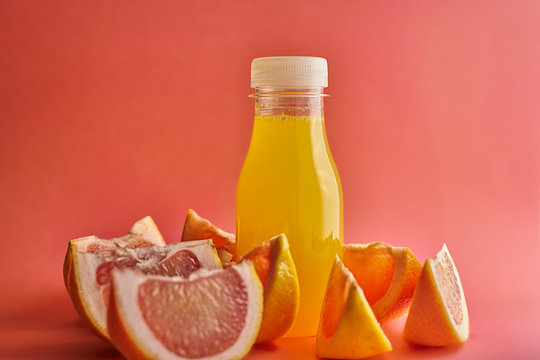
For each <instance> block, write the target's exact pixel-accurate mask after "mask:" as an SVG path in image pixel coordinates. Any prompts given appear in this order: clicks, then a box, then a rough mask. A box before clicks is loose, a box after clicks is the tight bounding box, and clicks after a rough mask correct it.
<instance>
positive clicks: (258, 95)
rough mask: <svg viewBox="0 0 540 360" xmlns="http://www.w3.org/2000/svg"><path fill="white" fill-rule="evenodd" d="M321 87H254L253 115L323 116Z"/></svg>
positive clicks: (323, 95) (324, 95)
mask: <svg viewBox="0 0 540 360" xmlns="http://www.w3.org/2000/svg"><path fill="white" fill-rule="evenodd" d="M323 90H324V89H323V88H321V87H311V88H298V89H297V88H280V87H258V88H255V94H254V95H251V96H252V97H254V98H255V116H276V115H289V116H309V117H315V118H321V119H322V118H324V110H323V98H324V97H326V96H328V95H326V94H324V92H323Z"/></svg>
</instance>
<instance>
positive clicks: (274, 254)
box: [242, 234, 300, 343]
mask: <svg viewBox="0 0 540 360" xmlns="http://www.w3.org/2000/svg"><path fill="white" fill-rule="evenodd" d="M246 260H250V261H252V262H253V263H254V265H255V269H256V270H257V274H258V275H259V278H260V279H261V282H262V284H263V287H264V311H263V320H262V324H261V329H260V331H259V335H258V336H257V340H256V341H255V342H257V343H260V342H265V341H271V340H274V339H277V338H279V337H280V336H282V335H284V334H285V333H286V332H287V331H288V330H289V328H290V327H291V325H292V323H293V322H294V318H295V317H296V313H297V312H298V301H299V296H300V293H299V291H300V290H299V285H298V276H297V275H296V267H295V266H294V262H293V259H292V255H291V251H290V249H289V242H288V241H287V237H286V236H285V234H280V235H278V236H276V237H273V238H271V239H268V240H265V241H264V242H263V243H262V244H261V245H259V246H257V247H255V248H254V249H253V250H251V251H250V252H249V253H247V254H246V255H244V257H243V258H242V262H243V261H246Z"/></svg>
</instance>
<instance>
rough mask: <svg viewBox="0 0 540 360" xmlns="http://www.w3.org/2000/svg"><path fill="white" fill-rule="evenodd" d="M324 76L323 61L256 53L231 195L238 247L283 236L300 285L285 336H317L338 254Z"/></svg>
mask: <svg viewBox="0 0 540 360" xmlns="http://www.w3.org/2000/svg"><path fill="white" fill-rule="evenodd" d="M327 78H328V75H327V64H326V60H325V59H323V58H314V57H294V56H293V57H269V58H258V59H254V60H253V62H252V67H251V85H252V87H254V88H255V95H254V96H253V97H254V98H255V121H254V125H253V134H252V137H251V144H250V146H249V151H248V154H247V156H246V159H245V162H244V166H243V168H242V171H241V173H240V178H239V180H238V188H237V193H236V236H237V243H238V252H239V254H240V255H244V254H245V253H247V252H248V251H250V250H251V249H252V248H253V247H254V246H257V245H259V244H260V243H261V242H262V241H264V240H266V239H269V238H271V237H273V236H276V235H278V234H280V233H285V234H286V235H287V238H288V240H289V246H290V250H291V254H292V256H293V259H294V262H295V265H296V270H297V273H298V280H299V284H300V303H299V310H298V315H297V317H296V320H295V322H294V324H293V325H292V328H291V329H290V330H289V332H288V334H287V336H290V337H296V336H312V335H315V333H316V331H317V325H318V321H319V316H320V311H321V306H322V300H323V296H324V292H325V290H326V289H325V288H326V283H327V281H328V276H329V274H330V269H331V266H332V264H333V262H334V259H335V256H336V255H339V256H340V257H341V256H342V252H343V201H342V192H341V183H340V180H339V175H338V172H337V169H336V166H335V164H334V160H333V159H332V155H331V154H330V149H329V147H328V142H327V139H326V130H325V125H324V115H323V98H324V96H325V94H324V93H323V88H324V87H326V86H327V84H328V80H327ZM277 316H279V314H278V315H277Z"/></svg>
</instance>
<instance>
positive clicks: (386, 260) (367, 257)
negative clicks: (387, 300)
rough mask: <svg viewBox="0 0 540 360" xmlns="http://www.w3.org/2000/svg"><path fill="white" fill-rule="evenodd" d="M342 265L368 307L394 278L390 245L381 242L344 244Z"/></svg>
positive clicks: (380, 295) (383, 292)
mask: <svg viewBox="0 0 540 360" xmlns="http://www.w3.org/2000/svg"><path fill="white" fill-rule="evenodd" d="M343 263H344V264H345V266H346V267H347V268H348V269H349V270H350V271H351V272H352V273H353V275H354V278H355V279H356V281H357V282H358V285H360V287H361V288H362V290H363V291H364V295H365V296H366V299H367V301H368V302H369V304H370V305H371V304H374V303H375V302H376V301H377V300H379V299H380V298H382V297H383V296H384V294H385V293H386V291H387V290H388V287H389V286H390V282H392V277H393V276H394V258H393V256H392V247H391V246H390V245H387V244H385V243H382V242H374V243H369V244H346V245H344V246H343Z"/></svg>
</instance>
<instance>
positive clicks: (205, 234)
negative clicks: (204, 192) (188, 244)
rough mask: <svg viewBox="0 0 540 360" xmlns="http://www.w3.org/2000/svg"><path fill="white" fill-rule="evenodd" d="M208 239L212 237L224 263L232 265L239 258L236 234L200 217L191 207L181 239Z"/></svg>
mask: <svg viewBox="0 0 540 360" xmlns="http://www.w3.org/2000/svg"><path fill="white" fill-rule="evenodd" d="M206 239H212V241H213V242H214V245H215V246H216V248H217V249H218V254H219V257H220V258H221V260H222V262H223V265H230V264H232V263H233V262H234V261H236V260H237V257H236V239H235V236H234V234H231V233H228V232H225V231H223V230H221V229H220V228H218V227H217V226H215V225H214V224H212V223H211V222H210V221H209V220H207V219H205V218H203V217H200V216H199V215H198V214H197V213H196V212H195V210H192V209H189V210H188V213H187V216H186V222H185V223H184V231H183V232H182V240H181V241H192V240H206Z"/></svg>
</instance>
